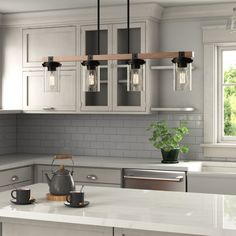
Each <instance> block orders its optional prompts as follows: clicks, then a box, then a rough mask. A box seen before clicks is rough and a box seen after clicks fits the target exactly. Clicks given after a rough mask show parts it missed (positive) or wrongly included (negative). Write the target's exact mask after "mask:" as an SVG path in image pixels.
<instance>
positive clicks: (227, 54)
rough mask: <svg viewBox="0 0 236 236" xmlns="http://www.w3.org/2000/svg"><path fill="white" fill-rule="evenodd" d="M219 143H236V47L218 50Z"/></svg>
mask: <svg viewBox="0 0 236 236" xmlns="http://www.w3.org/2000/svg"><path fill="white" fill-rule="evenodd" d="M218 64H219V67H218V69H219V70H218V78H219V88H218V100H219V107H218V121H219V124H218V131H219V132H218V141H219V142H228V141H231V142H236V46H235V47H232V46H229V47H219V49H218Z"/></svg>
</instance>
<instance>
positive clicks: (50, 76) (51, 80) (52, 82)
mask: <svg viewBox="0 0 236 236" xmlns="http://www.w3.org/2000/svg"><path fill="white" fill-rule="evenodd" d="M55 85H56V81H55V75H54V73H53V71H51V73H50V75H49V86H50V87H54V86H55Z"/></svg>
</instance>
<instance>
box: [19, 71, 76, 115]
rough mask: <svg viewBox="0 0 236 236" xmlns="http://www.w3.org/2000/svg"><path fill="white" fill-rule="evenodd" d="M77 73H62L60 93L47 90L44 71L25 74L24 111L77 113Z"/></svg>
mask: <svg viewBox="0 0 236 236" xmlns="http://www.w3.org/2000/svg"><path fill="white" fill-rule="evenodd" d="M75 75H76V72H75V71H74V70H70V71H61V77H60V81H59V83H58V84H59V86H58V91H55V92H54V91H50V90H48V89H47V83H46V82H45V79H44V72H43V71H34V72H33V71H32V72H23V109H24V110H28V111H75V110H76V80H75V79H76V76H75Z"/></svg>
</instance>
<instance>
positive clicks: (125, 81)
mask: <svg viewBox="0 0 236 236" xmlns="http://www.w3.org/2000/svg"><path fill="white" fill-rule="evenodd" d="M107 83H108V81H107V80H100V84H107ZM118 83H119V84H126V83H127V80H118Z"/></svg>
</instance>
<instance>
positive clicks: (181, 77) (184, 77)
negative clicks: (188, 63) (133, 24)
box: [179, 71, 186, 84]
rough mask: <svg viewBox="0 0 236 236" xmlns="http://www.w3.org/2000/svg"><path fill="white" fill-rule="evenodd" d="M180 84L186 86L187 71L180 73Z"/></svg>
mask: <svg viewBox="0 0 236 236" xmlns="http://www.w3.org/2000/svg"><path fill="white" fill-rule="evenodd" d="M179 83H180V84H185V83H186V73H185V71H181V72H180V73H179Z"/></svg>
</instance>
